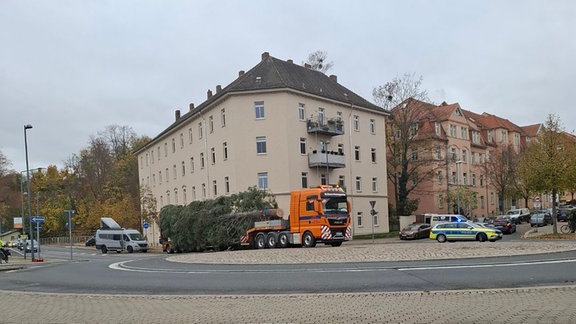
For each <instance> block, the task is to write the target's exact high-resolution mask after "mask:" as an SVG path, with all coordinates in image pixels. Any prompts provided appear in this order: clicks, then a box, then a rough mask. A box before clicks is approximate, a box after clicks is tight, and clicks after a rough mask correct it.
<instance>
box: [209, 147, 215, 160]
mask: <svg viewBox="0 0 576 324" xmlns="http://www.w3.org/2000/svg"><path fill="white" fill-rule="evenodd" d="M210 155H211V156H212V164H216V149H215V148H213V147H212V148H211V149H210Z"/></svg>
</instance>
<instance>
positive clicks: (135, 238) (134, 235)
mask: <svg viewBox="0 0 576 324" xmlns="http://www.w3.org/2000/svg"><path fill="white" fill-rule="evenodd" d="M128 236H130V239H131V240H132V241H143V240H144V238H143V237H142V234H140V233H130V234H128Z"/></svg>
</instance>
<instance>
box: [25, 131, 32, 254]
mask: <svg viewBox="0 0 576 324" xmlns="http://www.w3.org/2000/svg"><path fill="white" fill-rule="evenodd" d="M31 128H32V125H30V124H27V125H24V151H25V152H26V182H27V184H26V186H27V191H28V221H29V225H30V228H29V231H30V252H31V253H32V262H34V239H33V238H34V237H33V236H32V201H31V197H30V196H31V194H30V167H29V165H28V139H27V134H26V131H27V130H29V129H31ZM24 251H26V245H24Z"/></svg>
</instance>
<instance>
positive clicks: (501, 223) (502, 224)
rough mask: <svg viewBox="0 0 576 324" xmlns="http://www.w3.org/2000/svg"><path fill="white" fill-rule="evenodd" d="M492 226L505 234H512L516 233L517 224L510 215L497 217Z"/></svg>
mask: <svg viewBox="0 0 576 324" xmlns="http://www.w3.org/2000/svg"><path fill="white" fill-rule="evenodd" d="M492 225H493V226H494V227H495V228H497V229H499V230H500V231H501V232H502V233H504V234H512V233H514V232H516V224H515V223H514V222H512V220H511V219H510V216H508V215H499V216H496V219H495V220H494V222H492Z"/></svg>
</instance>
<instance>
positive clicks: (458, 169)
mask: <svg viewBox="0 0 576 324" xmlns="http://www.w3.org/2000/svg"><path fill="white" fill-rule="evenodd" d="M460 164H462V161H461V160H458V161H456V199H457V206H458V215H460Z"/></svg>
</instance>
